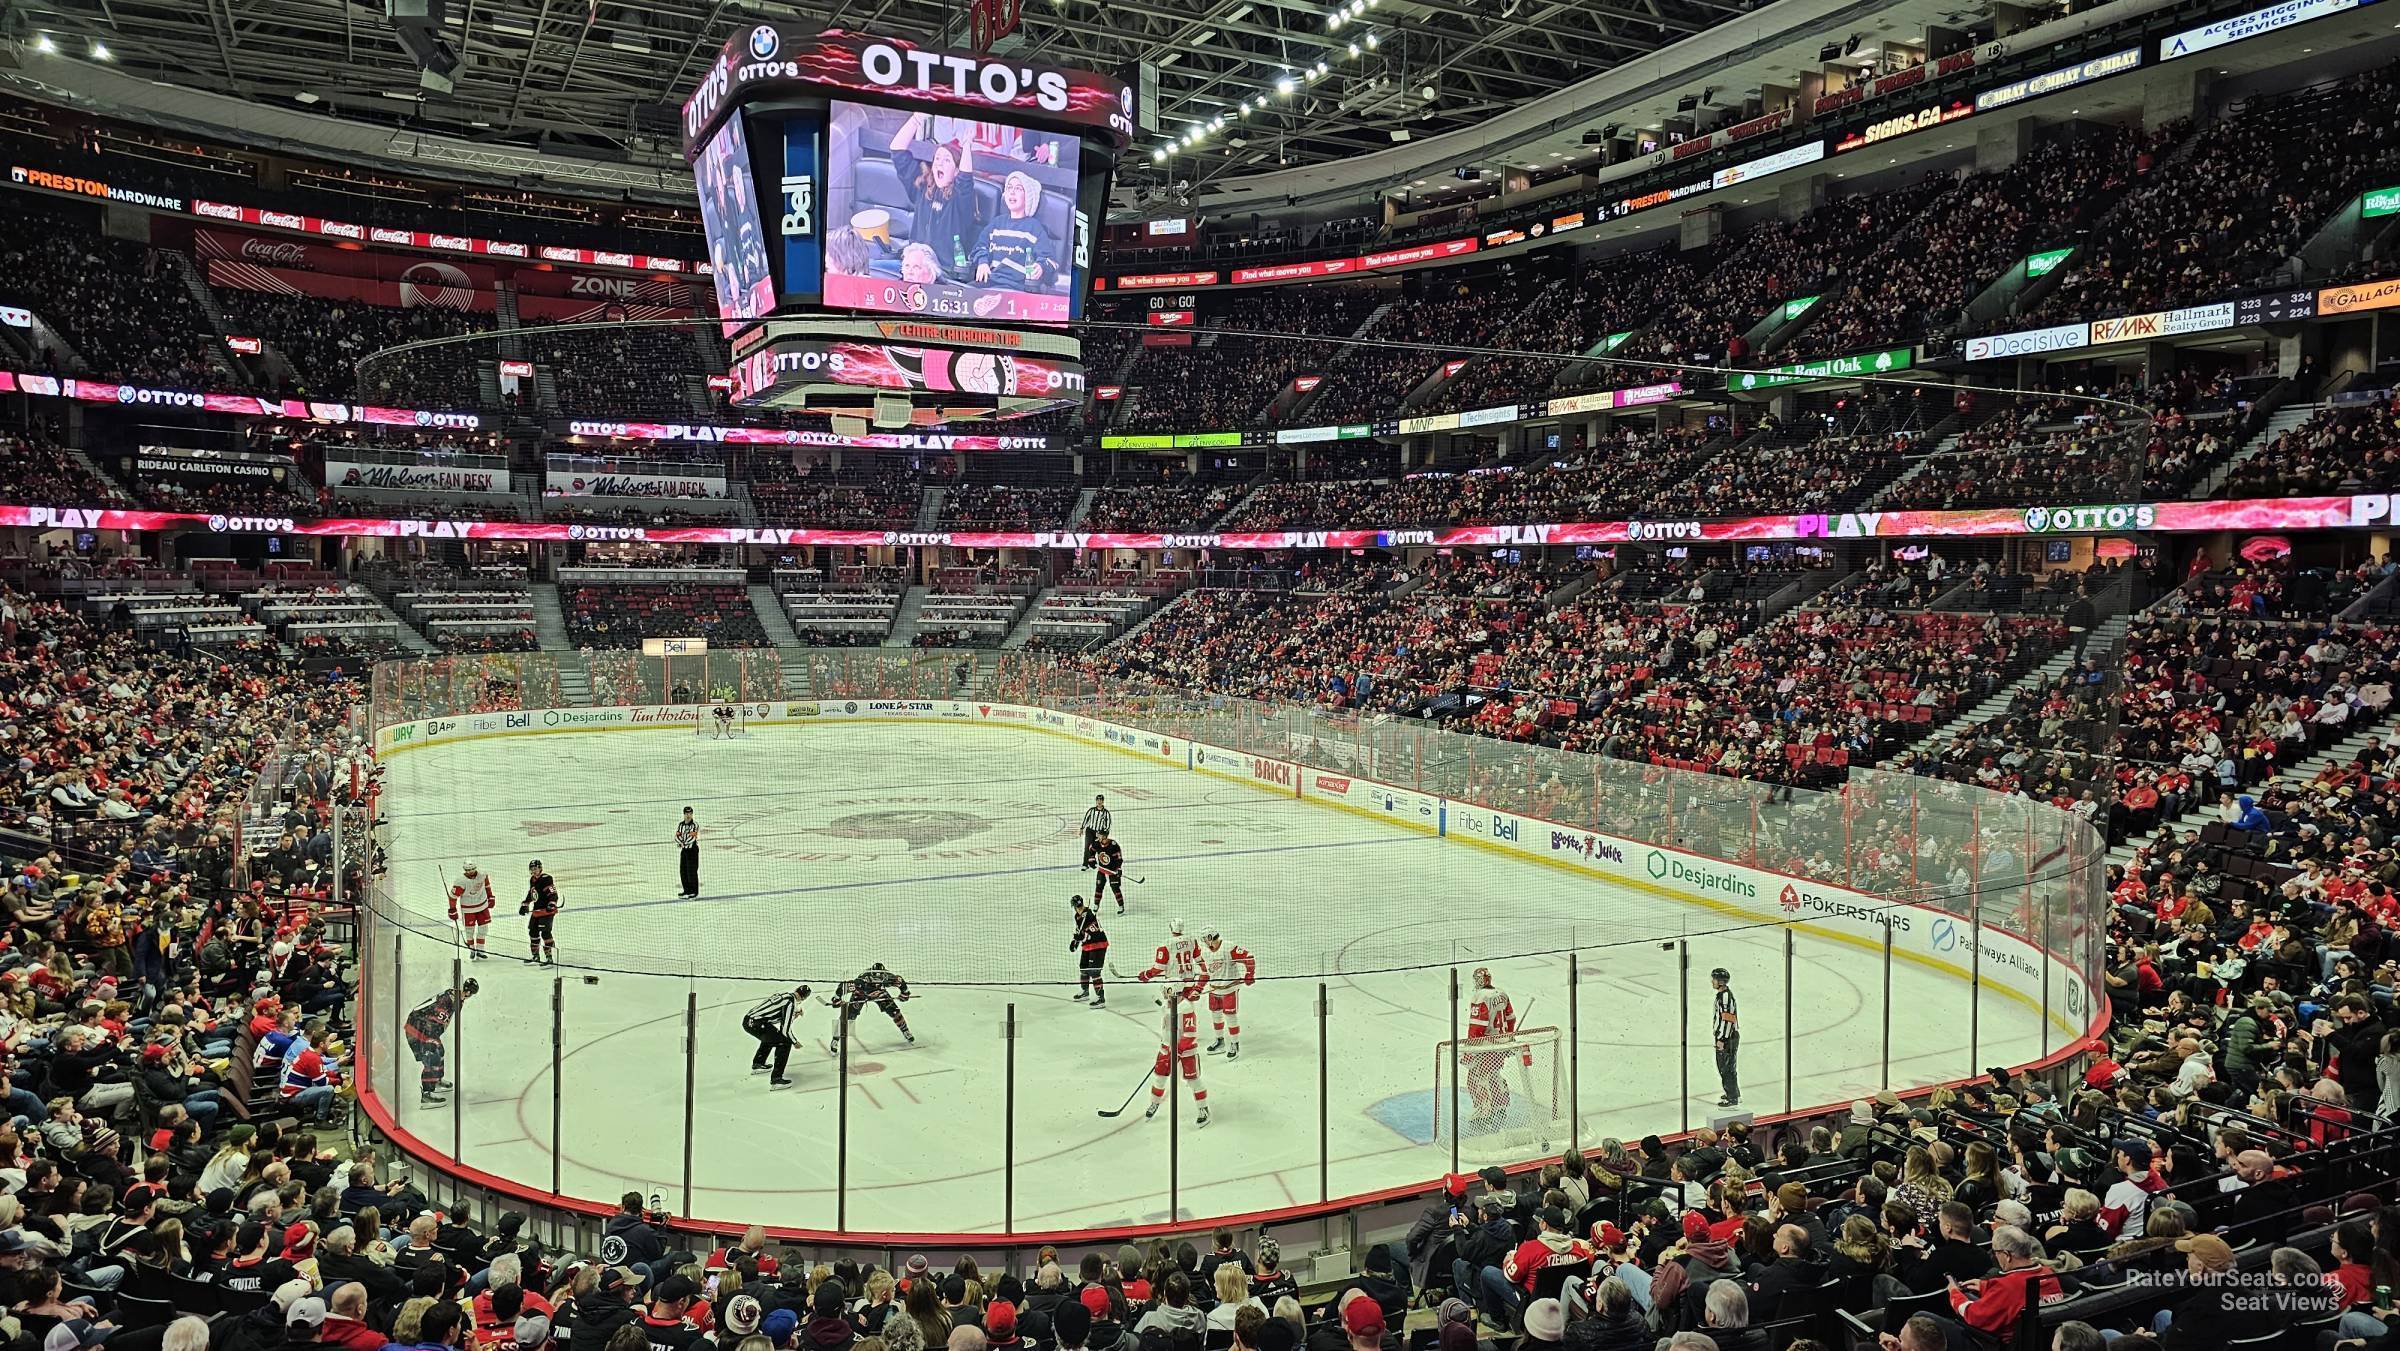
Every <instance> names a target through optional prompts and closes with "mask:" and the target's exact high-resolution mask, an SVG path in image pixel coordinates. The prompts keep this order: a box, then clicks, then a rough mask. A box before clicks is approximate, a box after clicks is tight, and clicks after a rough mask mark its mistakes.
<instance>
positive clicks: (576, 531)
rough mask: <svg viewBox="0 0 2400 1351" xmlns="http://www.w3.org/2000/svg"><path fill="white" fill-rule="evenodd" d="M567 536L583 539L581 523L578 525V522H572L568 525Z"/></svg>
mask: <svg viewBox="0 0 2400 1351" xmlns="http://www.w3.org/2000/svg"><path fill="white" fill-rule="evenodd" d="M567 538H568V539H582V538H583V527H582V526H581V525H578V524H572V523H570V524H569V525H568V526H567Z"/></svg>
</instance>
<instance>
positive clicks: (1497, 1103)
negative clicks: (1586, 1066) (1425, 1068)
mask: <svg viewBox="0 0 2400 1351" xmlns="http://www.w3.org/2000/svg"><path fill="white" fill-rule="evenodd" d="M1559 1055H1560V1046H1559V1031H1558V1029H1557V1028H1555V1027H1527V1028H1520V1029H1518V1030H1517V1031H1516V1032H1515V1033H1513V1034H1511V1035H1509V1036H1505V1037H1484V1038H1481V1039H1478V1040H1463V1039H1462V1040H1458V1041H1443V1042H1438V1043H1436V1044H1435V1046H1434V1057H1433V1138H1434V1139H1435V1140H1436V1141H1437V1142H1440V1143H1442V1144H1448V1143H1449V1142H1450V1140H1451V1139H1452V1137H1453V1136H1455V1137H1456V1138H1457V1140H1458V1145H1459V1152H1460V1157H1461V1158H1462V1159H1464V1158H1467V1157H1474V1158H1477V1159H1483V1160H1488V1161H1489V1162H1494V1163H1500V1162H1517V1161H1521V1160H1523V1159H1525V1158H1529V1157H1531V1156H1532V1155H1533V1154H1534V1153H1536V1152H1539V1151H1543V1150H1548V1149H1551V1148H1554V1147H1561V1146H1563V1143H1564V1141H1565V1140H1566V1128H1567V1127H1566V1122H1567V1102H1566V1077H1565V1071H1564V1069H1563V1068H1562V1067H1561V1065H1560V1063H1559Z"/></svg>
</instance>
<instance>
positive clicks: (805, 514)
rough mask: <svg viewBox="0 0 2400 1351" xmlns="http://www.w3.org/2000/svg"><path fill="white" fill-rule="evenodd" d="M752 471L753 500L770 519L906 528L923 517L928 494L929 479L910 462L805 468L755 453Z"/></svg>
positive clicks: (847, 526)
mask: <svg viewBox="0 0 2400 1351" xmlns="http://www.w3.org/2000/svg"><path fill="white" fill-rule="evenodd" d="M748 472H749V475H750V480H749V481H750V500H751V501H752V502H753V503H755V504H756V505H757V507H758V515H759V519H760V520H761V521H763V522H765V523H766V524H769V525H813V526H827V527H832V528H835V529H850V530H906V529H909V528H910V527H912V526H914V525H915V524H916V523H917V510H918V508H919V507H920V506H921V505H922V504H923V502H924V499H925V480H924V479H923V477H921V476H920V475H919V474H918V473H917V472H915V471H913V470H912V468H911V467H910V466H909V465H907V464H904V463H903V464H877V463H876V462H874V461H873V460H869V461H867V462H866V463H865V464H863V465H860V466H857V467H851V466H844V467H843V468H842V469H841V470H839V471H837V470H835V469H833V468H831V467H830V466H828V465H824V464H821V463H812V464H810V465H808V466H806V467H805V468H803V467H798V466H795V465H793V464H792V463H791V462H790V461H789V460H785V459H780V458H776V457H767V456H760V457H753V458H752V460H751V461H750V464H749V469H748Z"/></svg>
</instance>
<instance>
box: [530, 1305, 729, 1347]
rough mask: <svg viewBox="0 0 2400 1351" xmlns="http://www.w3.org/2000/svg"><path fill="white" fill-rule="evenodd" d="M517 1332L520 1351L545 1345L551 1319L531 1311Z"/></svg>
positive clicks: (548, 1338)
mask: <svg viewBox="0 0 2400 1351" xmlns="http://www.w3.org/2000/svg"><path fill="white" fill-rule="evenodd" d="M734 1298H735V1299H737V1300H742V1299H748V1298H749V1296H747V1295H736V1296H734ZM516 1333H517V1346H518V1347H519V1348H520V1351H522V1349H523V1348H529V1347H537V1346H542V1345H545V1344H546V1343H548V1342H549V1340H550V1320H549V1319H547V1318H544V1317H542V1316H541V1315H540V1314H538V1313H529V1314H527V1315H525V1316H524V1317H523V1318H520V1319H518V1320H517V1327H516Z"/></svg>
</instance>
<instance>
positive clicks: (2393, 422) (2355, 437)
mask: <svg viewBox="0 0 2400 1351" xmlns="http://www.w3.org/2000/svg"><path fill="white" fill-rule="evenodd" d="M2395 484H2400V394H2394V393H2391V392H2388V391H2386V392H2383V393H2382V394H2381V395H2380V396H2379V397H2376V396H2370V397H2367V398H2362V399H2355V400H2344V401H2342V402H2340V403H2337V404H2333V405H2330V406H2328V407H2325V408H2322V409H2320V410H2318V411H2317V413H2316V414H2315V415H2314V416H2312V417H2310V418H2309V419H2308V421H2306V422H2303V423H2301V424H2300V425H2299V426H2297V427H2294V428H2292V429H2291V430H2289V431H2286V432H2283V433H2281V434H2279V435H2278V436H2276V438H2275V439H2274V440H2273V441H2271V442H2269V443H2268V444H2267V445H2265V446H2262V447H2260V448H2259V450H2258V453H2257V454H2256V455H2254V456H2252V457H2251V458H2250V459H2248V460H2246V461H2244V462H2243V463H2242V464H2240V465H2238V466H2236V467H2235V469H2234V471H2233V472H2232V473H2231V474H2229V475H2227V476H2226V478H2225V482H2224V484H2223V486H2222V488H2221V489H2220V492H2221V493H2222V495H2223V496H2226V497H2310V496H2319V495H2326V494H2333V493H2362V492H2377V491H2382V490H2386V489H2389V488H2391V487H2392V486H2394V485H2395Z"/></svg>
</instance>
